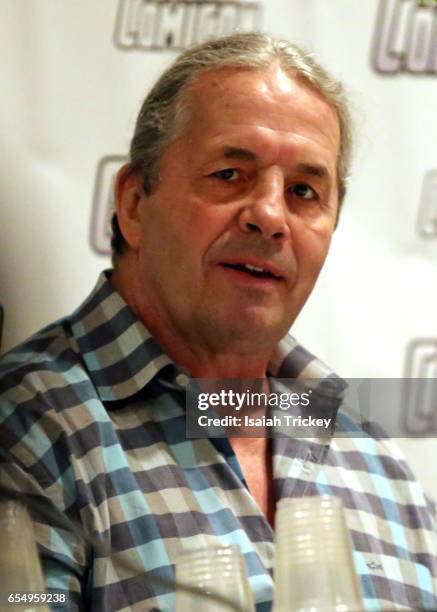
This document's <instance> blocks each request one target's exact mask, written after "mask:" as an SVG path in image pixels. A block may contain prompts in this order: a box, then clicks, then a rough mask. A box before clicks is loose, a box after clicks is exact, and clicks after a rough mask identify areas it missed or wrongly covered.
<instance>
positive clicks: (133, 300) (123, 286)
mask: <svg viewBox="0 0 437 612" xmlns="http://www.w3.org/2000/svg"><path fill="white" fill-rule="evenodd" d="M128 256H129V254H127V255H124V256H123V258H122V259H121V260H120V262H119V263H118V264H117V267H116V269H115V270H114V272H113V273H112V276H111V284H112V285H113V287H114V288H115V289H116V290H117V291H118V293H119V294H120V295H121V296H122V298H123V299H124V300H125V302H126V303H127V304H128V305H129V307H130V308H131V309H132V310H133V311H134V312H135V314H136V315H137V317H138V318H139V319H140V320H141V321H142V322H143V323H144V325H145V326H146V327H147V329H148V330H149V332H150V333H151V334H152V336H153V337H154V338H155V339H156V340H157V342H159V344H160V346H161V347H162V349H163V350H164V351H165V352H166V353H167V355H169V357H171V359H172V360H173V361H174V362H175V363H176V364H178V365H180V366H182V367H184V368H186V369H187V370H188V371H189V372H190V373H191V375H192V376H194V377H195V378H211V379H217V378H252V379H255V378H256V379H259V378H265V376H266V372H267V365H268V362H269V360H270V356H271V352H265V353H264V354H261V355H258V354H257V355H253V353H252V352H248V351H247V350H246V351H245V350H244V349H241V350H238V348H237V347H233V350H229V351H228V350H217V349H214V348H213V347H209V346H208V345H207V344H206V343H203V342H201V341H200V339H199V338H197V337H196V336H195V335H194V334H189V333H181V332H180V331H179V330H178V329H177V328H176V326H175V325H173V324H172V321H171V320H170V319H169V317H167V316H166V315H165V313H164V312H163V311H162V309H159V308H158V307H157V305H156V304H154V303H153V302H152V301H151V300H150V296H149V294H151V293H152V292H147V291H145V290H144V288H143V287H142V286H141V283H140V281H139V279H138V275H135V274H132V273H131V272H130V269H129V265H128V264H129V262H128V261H127V259H128Z"/></svg>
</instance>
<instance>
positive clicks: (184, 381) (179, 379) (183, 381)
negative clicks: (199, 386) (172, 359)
mask: <svg viewBox="0 0 437 612" xmlns="http://www.w3.org/2000/svg"><path fill="white" fill-rule="evenodd" d="M175 380H176V383H177V384H178V385H179V386H181V387H187V386H188V383H189V382H190V379H189V378H188V376H187V375H186V374H178V375H177V376H176V379H175Z"/></svg>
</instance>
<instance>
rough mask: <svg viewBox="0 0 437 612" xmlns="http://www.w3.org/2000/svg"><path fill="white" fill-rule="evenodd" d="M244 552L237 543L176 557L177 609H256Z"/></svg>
mask: <svg viewBox="0 0 437 612" xmlns="http://www.w3.org/2000/svg"><path fill="white" fill-rule="evenodd" d="M254 610H255V608H254V604H253V598H252V593H251V590H250V587H249V582H248V579H247V573H246V566H245V563H244V558H243V555H242V554H241V552H240V549H239V548H238V547H237V546H212V547H206V548H201V549H197V550H189V551H186V552H184V553H182V554H181V555H180V556H179V557H178V559H177V561H176V612H254Z"/></svg>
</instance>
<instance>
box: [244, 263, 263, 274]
mask: <svg viewBox="0 0 437 612" xmlns="http://www.w3.org/2000/svg"><path fill="white" fill-rule="evenodd" d="M244 267H245V268H247V269H248V270H253V271H254V272H264V269H263V268H257V267H256V266H251V265H250V264H244Z"/></svg>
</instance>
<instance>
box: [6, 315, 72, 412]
mask: <svg viewBox="0 0 437 612" xmlns="http://www.w3.org/2000/svg"><path fill="white" fill-rule="evenodd" d="M81 379H83V368H82V364H81V356H80V354H79V352H78V351H77V348H76V346H75V341H74V338H73V336H72V334H71V329H70V322H69V319H68V318H65V319H61V320H59V321H56V322H54V323H52V324H51V325H48V326H47V327H45V328H43V329H41V330H40V331H38V332H37V333H35V334H34V335H33V336H31V337H30V338H28V339H27V340H26V341H25V342H23V343H22V344H20V345H18V346H16V347H15V348H13V349H12V350H11V351H9V352H8V353H6V354H5V355H3V356H2V357H1V358H0V406H2V408H3V409H4V408H5V406H7V405H8V404H9V405H13V406H17V405H20V404H24V403H26V402H29V401H30V400H32V399H35V400H37V399H38V400H42V399H43V398H44V396H46V395H47V397H49V396H50V394H53V393H55V392H56V391H60V390H61V389H64V391H65V388H66V387H68V386H71V385H74V384H75V383H78V382H79V381H80V380H81Z"/></svg>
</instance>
